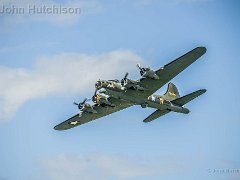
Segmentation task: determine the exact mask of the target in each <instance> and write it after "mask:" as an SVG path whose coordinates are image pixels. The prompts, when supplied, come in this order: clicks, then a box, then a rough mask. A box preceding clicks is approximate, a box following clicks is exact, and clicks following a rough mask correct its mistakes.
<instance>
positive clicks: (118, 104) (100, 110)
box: [54, 97, 133, 130]
mask: <svg viewBox="0 0 240 180" xmlns="http://www.w3.org/2000/svg"><path fill="white" fill-rule="evenodd" d="M109 101H110V102H111V103H112V104H114V105H115V107H109V106H108V107H102V106H98V105H94V106H93V107H94V109H95V110H96V111H97V113H87V112H83V113H82V114H81V117H79V114H76V115H75V116H73V117H71V118H69V119H68V120H66V121H64V122H62V123H60V124H58V125H57V126H55V127H54V129H55V130H67V129H70V128H73V127H76V126H79V125H81V124H84V123H87V122H90V121H93V120H95V119H98V118H101V117H103V116H106V115H109V114H112V113H114V112H117V111H120V110H122V109H125V108H128V107H130V106H132V105H133V104H132V103H129V102H126V101H122V100H119V99H116V98H112V97H111V98H110V99H109Z"/></svg>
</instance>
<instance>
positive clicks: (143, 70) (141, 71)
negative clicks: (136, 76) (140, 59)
mask: <svg viewBox="0 0 240 180" xmlns="http://www.w3.org/2000/svg"><path fill="white" fill-rule="evenodd" d="M137 67H138V69H139V70H140V74H141V76H142V75H143V74H144V73H145V71H146V68H142V67H141V66H140V64H139V63H138V64H137Z"/></svg>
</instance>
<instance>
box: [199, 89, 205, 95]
mask: <svg viewBox="0 0 240 180" xmlns="http://www.w3.org/2000/svg"><path fill="white" fill-rule="evenodd" d="M199 91H201V93H202V94H204V93H205V92H207V90H206V89H200V90H199Z"/></svg>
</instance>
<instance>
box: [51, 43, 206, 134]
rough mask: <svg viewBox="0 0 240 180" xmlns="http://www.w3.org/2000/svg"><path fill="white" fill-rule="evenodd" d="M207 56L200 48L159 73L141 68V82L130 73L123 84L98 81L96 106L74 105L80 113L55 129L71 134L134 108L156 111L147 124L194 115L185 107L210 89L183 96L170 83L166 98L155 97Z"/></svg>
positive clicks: (96, 84) (95, 97)
mask: <svg viewBox="0 0 240 180" xmlns="http://www.w3.org/2000/svg"><path fill="white" fill-rule="evenodd" d="M205 52H206V48H205V47H197V48H195V49H193V50H192V51H190V52H188V53H186V54H184V55H183V56H181V57H179V58H177V59H176V60H174V61H172V62H170V63H168V64H166V65H164V66H163V67H161V68H160V69H158V70H156V71H154V70H152V69H151V68H145V67H141V66H140V64H137V67H138V68H139V70H140V75H141V78H140V79H139V80H132V79H129V78H128V73H126V74H125V76H124V77H123V79H122V80H117V79H115V80H98V81H97V82H96V83H95V88H96V90H95V93H94V95H93V96H92V99H91V100H92V102H93V105H91V104H89V103H87V98H86V99H84V100H83V101H82V102H80V103H74V104H75V105H77V106H78V108H79V110H80V113H79V114H76V115H75V116H73V117H71V118H69V119H68V120H66V121H64V122H62V123H60V124H59V125H57V126H55V127H54V129H55V130H67V129H70V128H73V127H76V126H78V125H81V124H84V123H87V122H90V121H93V120H95V119H98V118H101V117H103V116H107V115H109V114H112V113H114V112H117V111H120V110H123V109H125V108H128V107H131V106H133V105H140V106H141V107H142V108H147V107H150V108H154V109H156V111H155V112H153V113H152V114H151V115H150V116H148V117H147V118H146V119H144V120H143V122H150V121H152V120H155V119H157V118H159V117H160V116H163V115H165V114H167V113H169V112H171V111H173V112H177V113H184V114H188V113H189V112H190V111H189V110H188V109H187V108H186V107H184V105H185V104H187V103H188V102H190V101H192V100H193V99H195V98H196V97H198V96H200V95H202V94H203V93H205V92H206V89H200V90H197V91H195V92H192V93H190V94H188V95H185V96H180V94H179V92H178V89H177V87H176V86H175V85H174V84H173V83H171V82H170V83H169V84H168V89H167V92H166V93H165V94H163V95H155V94H153V93H155V92H156V91H157V90H158V89H160V88H161V87H162V86H164V85H165V84H166V83H168V82H169V81H170V80H171V79H173V78H174V77H175V76H176V75H178V74H179V73H180V72H182V71H183V70H184V69H186V68H187V67H188V66H189V65H191V64H192V63H193V62H195V61H196V60H197V59H198V58H200V57H201V56H202V55H203V54H205Z"/></svg>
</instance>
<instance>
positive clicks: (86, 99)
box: [80, 98, 88, 104]
mask: <svg viewBox="0 0 240 180" xmlns="http://www.w3.org/2000/svg"><path fill="white" fill-rule="evenodd" d="M87 100H88V99H87V98H85V99H84V100H83V102H81V103H80V104H84V103H85V102H86V101H87Z"/></svg>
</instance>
